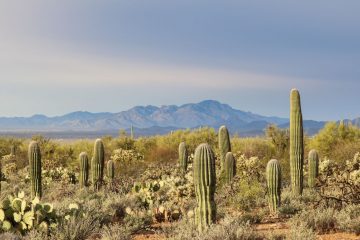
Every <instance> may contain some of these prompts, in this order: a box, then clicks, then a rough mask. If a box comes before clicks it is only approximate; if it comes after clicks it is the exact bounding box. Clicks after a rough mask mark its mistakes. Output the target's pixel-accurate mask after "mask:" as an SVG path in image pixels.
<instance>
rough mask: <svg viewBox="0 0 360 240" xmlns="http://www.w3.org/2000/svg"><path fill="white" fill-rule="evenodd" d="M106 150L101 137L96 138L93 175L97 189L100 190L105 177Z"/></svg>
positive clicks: (92, 160)
mask: <svg viewBox="0 0 360 240" xmlns="http://www.w3.org/2000/svg"><path fill="white" fill-rule="evenodd" d="M104 164H105V150H104V144H103V142H102V140H101V139H96V141H95V145H94V155H93V157H92V159H91V177H92V183H93V185H94V189H95V190H99V189H100V187H101V184H102V182H103V179H104Z"/></svg>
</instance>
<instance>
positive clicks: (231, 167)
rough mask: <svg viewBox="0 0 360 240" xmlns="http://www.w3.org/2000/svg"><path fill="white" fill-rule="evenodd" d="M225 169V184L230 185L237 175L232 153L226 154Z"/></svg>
mask: <svg viewBox="0 0 360 240" xmlns="http://www.w3.org/2000/svg"><path fill="white" fill-rule="evenodd" d="M224 168H225V169H224V171H225V182H226V183H228V184H229V183H230V182H231V181H232V180H233V178H234V176H235V174H236V162H235V158H234V155H233V154H232V153H231V152H228V153H227V154H226V157H225V163H224Z"/></svg>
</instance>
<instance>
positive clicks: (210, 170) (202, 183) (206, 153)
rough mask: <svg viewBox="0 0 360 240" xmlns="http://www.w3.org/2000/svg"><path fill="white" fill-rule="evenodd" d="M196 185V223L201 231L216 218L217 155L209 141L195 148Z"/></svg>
mask: <svg viewBox="0 0 360 240" xmlns="http://www.w3.org/2000/svg"><path fill="white" fill-rule="evenodd" d="M193 167H194V185H195V194H196V200H197V208H196V209H195V223H196V225H197V226H198V229H199V231H200V232H201V231H203V230H204V229H206V228H207V227H208V226H209V225H210V224H212V223H214V222H215V219H216V204H215V201H214V194H215V185H216V175H215V157H214V153H213V151H212V150H211V147H210V146H209V145H208V144H207V143H203V144H200V145H199V146H198V147H197V148H196V150H195V158H194V165H193Z"/></svg>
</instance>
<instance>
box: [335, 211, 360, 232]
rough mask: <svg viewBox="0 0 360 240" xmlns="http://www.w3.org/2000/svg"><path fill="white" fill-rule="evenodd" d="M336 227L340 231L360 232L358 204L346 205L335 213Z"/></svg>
mask: <svg viewBox="0 0 360 240" xmlns="http://www.w3.org/2000/svg"><path fill="white" fill-rule="evenodd" d="M336 219H337V228H338V229H339V230H342V231H346V232H351V233H355V234H357V235H359V234H360V206H358V205H348V206H346V207H344V208H343V209H341V210H339V211H338V212H337V213H336Z"/></svg>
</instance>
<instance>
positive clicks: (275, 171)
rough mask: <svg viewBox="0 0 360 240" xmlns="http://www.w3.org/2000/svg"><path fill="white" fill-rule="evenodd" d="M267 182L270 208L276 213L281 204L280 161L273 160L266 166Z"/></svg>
mask: <svg viewBox="0 0 360 240" xmlns="http://www.w3.org/2000/svg"><path fill="white" fill-rule="evenodd" d="M266 180H267V187H268V194H269V207H270V211H271V212H272V213H275V212H276V210H277V208H278V207H279V206H280V203H281V198H280V196H281V168H280V164H279V162H278V160H276V159H272V160H270V161H269V162H268V164H267V166H266Z"/></svg>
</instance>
